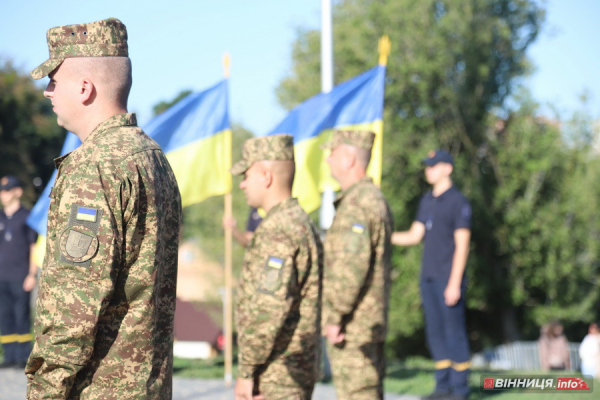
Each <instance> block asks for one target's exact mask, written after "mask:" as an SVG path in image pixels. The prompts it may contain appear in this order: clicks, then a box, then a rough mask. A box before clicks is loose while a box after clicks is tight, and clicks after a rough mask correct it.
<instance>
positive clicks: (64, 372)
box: [25, 18, 181, 399]
mask: <svg viewBox="0 0 600 400" xmlns="http://www.w3.org/2000/svg"><path fill="white" fill-rule="evenodd" d="M47 38H48V48H49V51H50V58H49V59H48V60H47V61H45V62H44V63H43V64H41V65H40V66H39V67H38V68H36V69H35V70H33V72H32V73H31V76H32V77H33V78H35V79H40V78H43V77H45V76H48V77H49V78H50V83H49V84H48V87H47V88H46V90H45V91H44V95H45V96H46V97H47V98H48V99H50V100H51V101H52V106H53V110H54V112H55V113H56V116H57V122H58V124H59V125H60V126H62V127H64V128H65V129H67V130H69V131H71V132H73V133H74V134H76V135H77V136H78V137H79V138H80V139H81V141H82V142H83V144H82V145H81V146H80V147H79V148H78V149H76V150H75V151H73V152H71V153H69V154H67V155H65V156H62V157H60V158H57V159H56V160H55V164H56V167H57V169H58V174H57V178H56V182H55V183H54V187H53V189H52V192H51V195H50V197H51V200H50V210H49V213H48V238H47V245H46V258H45V260H44V266H43V270H42V275H41V282H40V290H39V298H38V301H37V308H36V316H35V344H34V348H33V351H32V353H31V356H30V357H29V361H28V363H27V366H26V369H25V372H26V374H27V378H28V380H29V383H28V388H27V398H29V399H41V398H52V399H79V398H86V399H109V398H110V399H117V398H123V399H125V398H127V399H170V398H171V392H172V370H173V317H174V311H175V289H176V280H177V252H178V240H179V226H180V222H181V201H180V196H179V189H178V187H177V183H176V181H175V177H174V175H173V172H172V171H171V167H170V166H169V163H168V162H167V159H166V158H165V155H164V154H163V151H162V150H161V148H160V147H159V146H158V145H157V144H156V143H155V142H154V141H153V140H152V139H150V138H149V137H148V136H147V135H146V134H145V133H144V132H143V131H142V130H141V129H140V128H138V127H137V122H136V116H135V114H130V113H127V98H128V96H129V90H130V88H131V61H130V60H129V57H128V46H127V30H126V28H125V25H123V23H121V21H119V20H118V19H114V18H109V19H106V20H102V21H97V22H92V23H87V24H78V25H66V26H59V27H56V28H52V29H50V30H49V31H48V34H47Z"/></svg>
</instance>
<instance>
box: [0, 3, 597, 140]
mask: <svg viewBox="0 0 600 400" xmlns="http://www.w3.org/2000/svg"><path fill="white" fill-rule="evenodd" d="M546 6H547V10H548V14H547V23H546V26H545V29H544V31H543V32H542V34H541V35H540V37H539V39H538V41H537V42H536V43H534V44H533V45H532V46H531V48H530V51H529V55H530V57H531V59H532V61H533V63H534V65H536V72H535V73H534V74H533V75H532V76H530V77H527V78H525V79H524V84H525V85H526V86H527V87H528V88H530V89H531V91H532V93H533V96H534V98H535V99H536V100H537V101H539V102H540V103H541V104H542V105H545V106H544V107H545V108H542V110H548V112H550V111H549V110H550V107H548V106H547V105H548V104H551V105H553V106H554V108H556V109H558V110H559V111H560V112H561V116H562V117H567V116H568V115H569V113H571V112H572V111H574V110H576V109H578V108H580V103H579V102H578V98H579V95H580V94H582V93H583V92H584V90H586V89H587V91H588V94H589V95H590V103H589V107H588V110H589V112H590V113H591V114H592V116H594V117H595V118H599V117H600V79H598V78H597V77H596V76H595V73H597V71H598V67H599V66H600V52H599V51H598V43H597V40H598V38H599V37H600V24H598V23H597V17H598V16H599V15H600V1H598V0H570V1H565V0H549V1H547V2H546ZM320 7H321V0H252V1H248V0H218V1H215V0H188V1H186V0H170V1H160V2H159V1H155V2H153V1H147V0H146V1H140V0H120V1H115V0H103V1H100V2H75V1H72V0H71V1H67V0H55V1H52V2H49V1H41V0H27V1H17V0H4V1H3V2H2V4H1V5H0V58H5V59H6V58H8V59H10V60H12V61H13V63H14V64H15V65H16V66H17V67H18V68H20V69H22V70H23V71H26V72H29V71H31V70H32V69H33V68H35V67H36V66H37V65H38V64H40V63H42V62H43V61H45V60H46V59H47V57H48V48H47V45H46V31H47V29H49V28H51V27H54V26H59V25H66V24H73V23H83V22H92V21H97V20H100V19H104V18H108V17H116V18H119V19H120V20H121V21H123V22H124V23H125V25H126V26H127V30H128V34H129V49H130V57H131V59H132V63H133V82H134V83H133V88H132V92H131V95H130V98H129V110H130V111H133V112H136V113H138V121H139V122H140V125H141V126H142V127H143V126H144V124H145V123H146V122H148V121H149V120H150V119H151V117H152V106H153V105H155V104H156V103H158V102H160V101H169V100H172V99H173V98H174V97H175V96H176V95H177V94H178V93H179V92H180V91H182V90H185V89H192V90H202V89H204V88H208V87H210V86H212V85H213V84H215V83H216V82H218V81H219V80H221V79H223V61H222V60H223V55H224V54H225V53H229V54H230V55H231V59H232V64H231V77H230V117H231V119H232V122H234V123H240V124H242V125H244V126H245V127H246V128H248V129H250V130H251V131H252V132H254V133H255V134H257V135H261V134H265V133H266V132H268V131H270V130H271V129H272V128H274V127H275V126H276V125H277V124H278V123H279V122H280V121H281V120H282V119H283V118H284V117H285V115H286V112H285V110H283V109H282V108H281V107H280V106H279V105H278V103H277V98H276V95H275V88H276V87H277V85H278V83H279V82H280V81H281V79H283V78H284V77H286V76H287V74H288V71H289V69H290V67H291V53H292V44H293V42H294V39H295V38H296V34H297V31H298V29H299V28H311V29H312V28H317V29H318V28H320V23H321V22H320ZM334 29H335V28H334ZM373 45H374V46H376V43H374V44H373ZM334 46H335V43H334ZM376 62H377V60H373V65H375V64H376ZM46 83H47V78H44V79H42V80H41V81H40V83H39V85H40V87H43V86H45V85H46ZM336 83H339V82H336ZM0 95H1V94H0Z"/></svg>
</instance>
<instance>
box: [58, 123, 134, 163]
mask: <svg viewBox="0 0 600 400" xmlns="http://www.w3.org/2000/svg"><path fill="white" fill-rule="evenodd" d="M120 126H137V117H136V115H135V113H126V114H116V115H113V116H112V117H110V118H109V119H107V120H105V121H103V122H101V123H100V124H98V126H97V127H96V128H94V130H93V131H92V133H90V135H89V136H88V137H87V139H85V141H84V142H83V144H82V145H81V146H79V148H82V147H85V146H89V145H90V144H92V143H96V142H98V141H99V140H100V139H101V138H102V135H101V133H102V132H104V131H105V130H107V129H110V128H118V127H120ZM76 150H77V149H75V150H73V151H76ZM73 151H71V152H69V153H67V154H65V155H62V156H60V157H58V158H55V159H54V166H55V167H56V168H58V167H60V164H62V163H63V161H64V160H65V158H67V157H68V156H69V155H70V154H71V153H73Z"/></svg>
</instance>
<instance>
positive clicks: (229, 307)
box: [223, 54, 233, 386]
mask: <svg viewBox="0 0 600 400" xmlns="http://www.w3.org/2000/svg"><path fill="white" fill-rule="evenodd" d="M223 64H224V67H225V78H226V79H229V66H230V64H231V58H230V57H229V54H226V55H225V57H224V58H223ZM225 151H226V152H227V153H228V154H225V158H226V159H228V160H229V161H230V162H229V164H230V165H229V166H228V167H229V168H231V143H229V144H228V145H227V146H225ZM232 210H233V201H232V198H231V191H230V192H229V193H226V194H225V219H227V220H228V221H229V220H231V218H232V217H233V215H232V214H233V212H232ZM232 233H233V232H232V229H231V227H230V226H229V225H228V226H227V227H226V228H225V296H224V300H225V301H224V303H225V304H224V309H225V310H224V311H225V315H224V316H223V317H224V318H223V319H224V324H223V325H224V327H225V332H223V334H224V335H225V386H231V384H232V383H233V372H232V370H233V340H232V336H233V335H232V334H233V302H232V296H231V286H232V247H233V243H232V242H233V241H232V236H233V235H232Z"/></svg>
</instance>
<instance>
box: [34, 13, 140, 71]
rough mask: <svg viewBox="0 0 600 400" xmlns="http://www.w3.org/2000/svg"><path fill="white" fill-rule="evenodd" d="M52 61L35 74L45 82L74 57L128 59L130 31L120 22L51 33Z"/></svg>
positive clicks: (60, 28) (63, 28) (67, 27)
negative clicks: (61, 65)
mask: <svg viewBox="0 0 600 400" xmlns="http://www.w3.org/2000/svg"><path fill="white" fill-rule="evenodd" d="M46 37H47V38H48V51H49V53H50V58H49V59H48V60H46V61H44V63H43V64H41V65H40V66H39V67H37V68H36V69H34V70H33V71H31V77H32V78H33V79H41V78H43V77H45V76H47V75H48V74H50V73H51V72H52V71H54V70H55V69H56V68H57V67H58V66H59V65H60V64H61V63H62V62H63V61H64V60H65V59H66V58H71V57H128V56H129V52H128V48H127V28H125V25H124V24H123V23H122V22H121V21H119V20H118V19H116V18H108V19H103V20H102V21H96V22H90V23H88V24H75V25H64V26H57V27H55V28H51V29H48V33H47V34H46Z"/></svg>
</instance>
